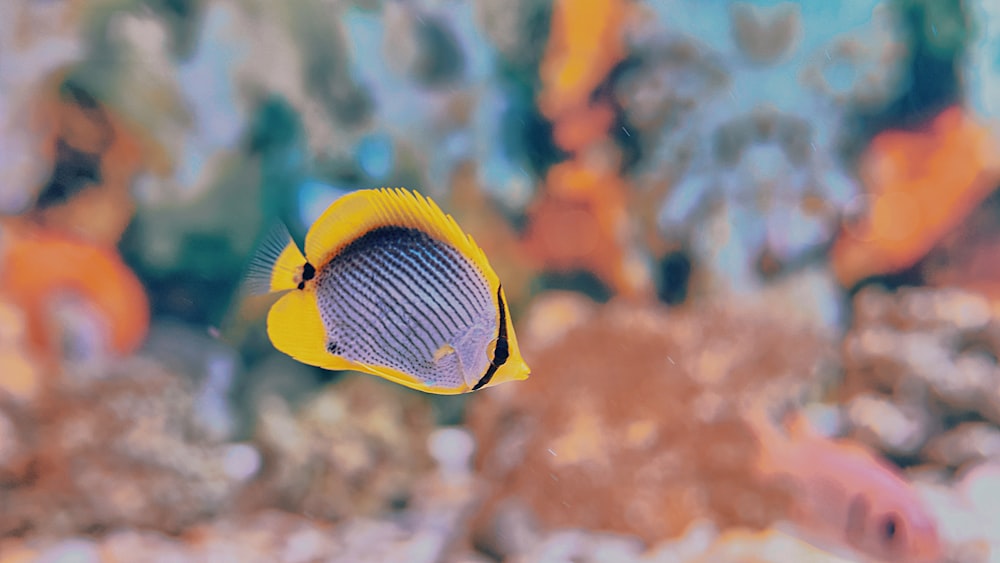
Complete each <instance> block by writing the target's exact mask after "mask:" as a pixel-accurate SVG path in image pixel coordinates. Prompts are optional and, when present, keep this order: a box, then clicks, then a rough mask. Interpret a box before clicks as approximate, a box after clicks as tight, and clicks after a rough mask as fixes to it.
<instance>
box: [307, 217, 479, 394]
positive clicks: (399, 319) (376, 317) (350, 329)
mask: <svg viewBox="0 0 1000 563" xmlns="http://www.w3.org/2000/svg"><path fill="white" fill-rule="evenodd" d="M316 295H317V303H318V305H319V310H320V317H321V318H322V319H323V324H324V326H325V327H326V331H327V335H328V339H329V340H328V344H327V351H328V352H330V353H331V354H335V355H339V356H342V357H344V358H346V359H348V360H351V361H355V362H359V363H363V364H369V365H375V366H385V367H389V368H392V369H394V370H397V371H401V372H403V373H407V374H412V375H414V376H416V377H417V378H419V379H420V381H422V382H424V383H426V384H429V385H433V386H436V387H438V386H440V387H451V388H454V387H460V386H462V385H463V384H465V383H466V382H467V379H466V378H464V377H463V369H464V371H465V372H466V373H468V374H469V375H470V376H471V377H473V378H478V377H480V376H481V375H482V373H484V372H485V370H486V365H487V364H488V363H489V358H488V357H487V355H486V343H487V342H489V340H490V339H492V338H493V337H494V335H495V334H496V328H497V327H496V305H494V303H493V299H492V297H491V295H490V292H489V288H488V286H487V283H486V280H485V279H484V278H483V276H482V274H481V273H480V272H479V271H478V270H477V269H476V267H475V266H474V265H473V264H472V263H471V262H470V261H469V260H468V259H466V258H465V257H464V256H462V255H461V254H460V253H459V252H458V251H457V250H456V249H455V248H453V247H451V246H449V245H447V244H445V243H442V242H440V241H437V240H434V239H433V238H431V237H430V236H428V235H427V234H426V233H424V232H423V231H419V230H417V229H410V228H404V227H381V228H378V229H374V230H372V231H370V232H368V233H367V234H365V235H364V236H362V237H360V238H358V239H357V240H355V241H353V242H352V243H350V244H349V245H348V246H346V247H345V248H344V249H343V251H342V252H341V253H339V254H338V255H337V256H335V257H334V258H333V259H332V260H331V261H330V263H329V264H327V266H326V267H324V268H323V269H322V270H321V273H320V275H319V278H318V280H317V288H316ZM445 344H448V345H451V346H452V347H454V348H455V350H456V353H455V354H448V355H446V356H444V357H443V358H441V359H440V360H439V361H435V360H434V357H435V353H436V352H437V351H438V350H439V349H440V348H441V346H443V345H445Z"/></svg>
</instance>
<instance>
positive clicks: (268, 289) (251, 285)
mask: <svg viewBox="0 0 1000 563" xmlns="http://www.w3.org/2000/svg"><path fill="white" fill-rule="evenodd" d="M305 262H306V259H305V257H304V256H302V252H301V251H300V250H299V247H298V246H297V245H296V244H295V241H294V240H292V235H291V233H289V232H288V227H286V226H285V224H284V223H277V224H275V226H274V227H272V228H271V229H270V231H268V233H267V234H266V235H264V237H263V238H262V239H261V240H260V242H259V243H258V244H257V249H256V250H255V251H254V254H253V256H252V257H251V258H250V263H249V265H248V266H247V272H246V274H245V276H244V280H243V289H244V291H245V292H246V293H249V294H251V295H262V294H265V293H272V292H275V291H286V290H289V289H295V288H297V287H298V285H299V281H300V279H299V278H300V277H301V274H302V266H303V265H304V264H305Z"/></svg>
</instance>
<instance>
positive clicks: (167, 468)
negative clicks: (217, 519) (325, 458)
mask: <svg viewBox="0 0 1000 563" xmlns="http://www.w3.org/2000/svg"><path fill="white" fill-rule="evenodd" d="M79 375H82V374H77V373H76V370H75V369H74V368H72V367H70V368H67V375H66V381H73V384H71V385H66V386H64V387H62V388H60V389H55V390H52V391H50V392H49V393H48V394H46V395H45V396H44V397H42V398H41V399H40V400H39V402H38V403H37V405H34V406H32V407H30V408H27V409H19V410H16V411H8V412H9V413H10V414H11V417H12V420H13V421H14V424H15V428H16V430H17V433H18V434H19V435H20V436H21V439H22V441H23V442H22V443H23V445H22V453H21V456H20V457H19V459H18V460H17V461H18V462H17V463H16V464H15V465H13V466H11V465H7V464H5V465H4V467H3V473H4V475H5V477H4V481H5V483H7V485H6V486H5V487H4V488H3V490H2V491H0V506H2V507H3V509H2V510H0V535H3V536H9V535H18V534H25V533H27V532H29V531H30V532H32V533H35V534H41V535H52V534H55V535H62V534H72V533H79V532H84V531H88V530H90V531H92V530H101V529H108V528H112V527H116V526H121V525H135V526H144V527H149V528H154V529H159V530H165V531H179V530H180V529H183V528H184V527H185V526H187V525H190V524H192V523H194V522H196V521H198V520H199V519H202V518H204V517H206V516H207V515H210V514H214V513H218V512H219V511H220V510H221V508H222V507H224V506H225V505H226V503H227V502H228V501H230V500H232V495H233V494H234V492H235V491H236V490H237V488H238V486H239V485H240V484H241V483H242V482H244V481H245V480H246V479H247V478H248V477H250V476H252V475H253V474H254V473H255V472H256V469H255V466H259V456H258V457H257V461H256V462H255V461H254V458H255V456H256V454H255V453H254V450H253V448H252V447H251V446H246V445H239V444H214V443H210V442H207V441H205V439H204V437H203V435H201V434H200V433H199V432H198V430H197V429H196V428H195V427H193V426H192V424H191V415H192V411H193V409H194V404H193V395H192V390H191V389H190V387H189V386H188V385H186V384H185V383H184V382H183V381H182V380H181V379H180V378H178V377H177V376H175V375H174V374H172V373H170V372H166V371H164V370H162V369H161V368H159V367H158V366H157V365H156V364H153V363H150V362H149V361H146V360H141V359H134V360H128V361H123V362H115V363H113V364H111V365H109V366H108V368H107V371H106V372H105V374H104V378H103V379H98V380H93V379H80V378H79V377H77V376H79ZM241 459H242V460H243V461H242V462H241V461H240V460H241ZM247 463H249V471H248V469H247V467H244V466H246V465H247Z"/></svg>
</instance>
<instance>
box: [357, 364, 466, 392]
mask: <svg viewBox="0 0 1000 563" xmlns="http://www.w3.org/2000/svg"><path fill="white" fill-rule="evenodd" d="M348 369H353V370H355V371H360V372H362V373H368V374H371V375H377V376H379V377H381V378H383V379H387V380H389V381H392V382H393V383H398V384H399V385H402V386H404V387H409V388H410V389H415V390H417V391H423V392H424V393H431V394H434V395H459V394H462V393H468V392H469V388H468V387H466V386H464V385H463V386H461V387H434V386H432V385H428V384H426V383H424V382H423V381H420V380H419V379H417V378H415V377H413V376H412V375H408V374H406V373H403V372H401V371H399V370H396V369H393V368H390V367H386V366H376V365H372V364H363V363H356V364H353V367H351V368H348Z"/></svg>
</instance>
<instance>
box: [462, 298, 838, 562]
mask: <svg viewBox="0 0 1000 563" xmlns="http://www.w3.org/2000/svg"><path fill="white" fill-rule="evenodd" d="M557 305H559V303H557V302H553V303H552V304H551V305H550V306H546V307H544V308H539V309H533V310H532V312H531V313H529V315H528V317H526V319H525V326H526V327H544V326H548V325H550V324H551V323H550V322H548V321H546V320H544V319H535V318H534V317H535V316H536V315H550V314H558V315H559V316H560V318H562V319H566V320H565V321H563V322H572V323H573V325H572V326H571V327H568V328H564V329H561V333H562V334H561V335H560V336H558V337H555V338H554V339H553V340H551V342H549V343H548V344H544V345H542V344H541V343H540V342H539V343H538V345H536V346H534V347H532V346H531V344H530V343H531V342H532V341H531V340H528V339H526V340H525V344H524V346H525V349H524V353H525V356H526V358H528V360H529V361H530V362H531V365H532V371H533V374H534V375H533V377H532V379H531V380H529V381H528V382H526V383H525V384H524V385H518V386H512V388H511V389H510V390H509V391H505V392H504V393H489V394H483V395H478V396H475V397H473V399H472V401H471V403H470V407H469V417H470V427H471V429H472V430H473V432H474V433H475V435H476V436H477V437H478V439H479V441H480V444H481V448H480V450H479V452H478V453H477V456H476V460H477V464H476V465H477V468H478V471H479V472H481V474H482V476H483V477H484V478H486V479H487V480H488V481H489V482H491V483H493V484H494V490H493V493H492V499H491V500H490V501H489V502H488V503H487V505H486V506H485V507H484V508H483V511H482V513H481V515H480V519H479V525H478V527H477V534H478V538H479V539H478V541H480V542H481V543H482V544H483V545H485V546H488V547H489V548H490V549H491V550H497V552H498V553H501V554H506V555H512V554H513V553H511V550H513V551H514V552H517V550H519V549H528V548H529V547H530V545H531V540H525V541H526V542H528V543H527V545H520V544H518V543H517V542H515V541H514V540H513V538H514V537H518V536H516V534H517V533H518V532H517V531H516V528H517V527H519V526H527V527H528V528H529V529H534V530H542V531H544V530H551V529H553V528H557V527H581V528H585V529H592V530H604V531H613V532H618V533H630V534H635V535H638V536H640V537H642V538H643V539H645V540H646V541H658V540H660V539H665V538H669V537H672V536H675V535H678V534H680V533H681V532H682V531H683V530H684V529H685V528H686V527H687V526H688V524H689V523H691V522H692V521H694V520H696V519H700V518H707V519H710V520H712V521H714V522H717V523H718V524H719V525H720V526H723V527H725V526H730V525H736V524H746V525H749V526H757V527H760V526H764V525H766V524H767V523H769V522H771V521H773V520H774V519H776V518H778V517H780V515H781V514H782V511H783V508H785V507H787V497H786V496H784V493H783V492H782V491H781V490H780V489H774V488H770V489H769V488H767V487H762V486H761V484H760V483H759V482H758V481H757V480H756V479H755V478H754V476H753V475H751V472H749V471H748V465H749V463H750V462H751V460H752V459H753V456H754V455H755V452H756V448H755V446H754V441H753V434H752V432H751V430H750V429H749V428H748V427H747V426H746V424H745V423H744V422H742V421H741V419H740V418H739V417H738V414H737V409H738V407H739V405H740V404H741V403H742V402H743V401H747V400H751V399H752V398H754V397H756V398H757V400H764V401H772V400H774V401H782V400H796V398H797V397H799V396H802V395H803V394H806V393H808V392H809V390H810V389H814V386H816V385H818V384H819V379H820V378H819V376H818V372H819V371H820V368H819V364H820V361H821V358H823V357H824V356H826V355H827V354H828V348H827V346H826V344H825V342H824V341H823V340H822V339H821V338H819V337H816V336H814V335H813V334H811V333H810V331H808V330H799V329H792V328H790V327H789V326H788V325H787V324H785V323H783V322H779V321H777V320H776V319H769V318H766V317H763V316H762V315H760V314H759V311H755V312H754V313H752V314H750V313H747V312H738V311H737V310H732V309H729V308H726V309H723V308H710V309H709V308H706V309H698V310H693V309H687V310H677V311H674V312H667V311H664V310H662V309H659V308H652V309H651V308H649V307H648V306H647V307H638V306H632V305H627V304H625V303H620V302H617V303H616V302H612V303H611V304H608V305H606V306H602V307H599V308H598V307H596V306H591V307H586V306H582V307H580V308H579V312H578V313H573V314H572V315H571V317H570V318H567V317H566V311H565V307H564V306H561V305H559V306H557ZM587 309H591V310H592V311H593V312H591V313H589V314H588V313H587ZM570 319H572V320H570ZM532 330H535V329H532ZM532 330H529V331H528V332H529V333H530V332H531V331H532ZM553 397H558V400H553ZM505 514H509V516H504V515H505ZM519 521H520V522H519ZM534 521H537V522H538V523H537V524H530V523H531V522H534ZM501 538H502V539H501Z"/></svg>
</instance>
